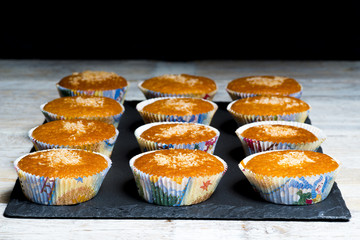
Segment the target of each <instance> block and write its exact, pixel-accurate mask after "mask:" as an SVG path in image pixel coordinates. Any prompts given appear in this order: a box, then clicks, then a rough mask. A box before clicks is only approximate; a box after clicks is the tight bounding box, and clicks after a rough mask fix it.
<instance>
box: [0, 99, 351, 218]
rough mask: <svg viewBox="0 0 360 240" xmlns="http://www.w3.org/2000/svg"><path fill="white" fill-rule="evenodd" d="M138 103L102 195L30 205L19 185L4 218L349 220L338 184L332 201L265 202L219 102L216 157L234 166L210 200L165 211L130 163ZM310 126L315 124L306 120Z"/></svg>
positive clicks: (125, 119) (129, 108) (131, 104)
mask: <svg viewBox="0 0 360 240" xmlns="http://www.w3.org/2000/svg"><path fill="white" fill-rule="evenodd" d="M137 103H138V102H137V101H126V102H125V104H124V106H125V109H126V110H125V113H124V115H123V116H122V119H121V121H120V124H119V127H118V129H119V138H118V140H117V142H116V145H115V148H114V151H113V154H112V157H111V159H112V161H113V165H112V168H111V169H110V171H109V173H108V175H107V176H106V178H105V180H104V183H103V185H102V187H101V189H100V191H99V193H98V195H97V196H96V197H95V198H93V199H91V200H90V201H87V202H85V203H81V204H78V205H73V206H43V205H39V204H35V203H32V202H29V201H28V200H27V199H26V198H25V196H24V195H23V193H22V191H21V188H20V184H19V181H17V182H16V184H15V186H14V189H13V192H12V194H11V198H10V201H9V203H8V205H7V207H6V209H5V212H4V216H5V217H17V218H80V219H84V218H85V219H86V218H89V219H94V218H95V219H96V218H98V219H214V220H215V219H218V220H225V219H226V220H297V221H300V220H311V221H348V220H349V219H350V218H351V214H350V211H349V210H348V209H347V207H346V204H345V202H344V200H343V198H342V196H341V192H340V190H339V188H338V187H337V185H336V183H335V184H334V186H333V189H332V191H331V193H330V194H329V196H328V198H327V199H326V200H324V201H323V202H320V203H317V204H314V205H308V206H286V205H278V204H273V203H270V202H266V201H264V200H263V199H262V198H260V196H259V195H257V193H256V192H254V190H253V189H252V188H251V186H250V184H249V183H248V182H247V180H246V178H245V177H244V175H243V174H242V172H241V171H240V169H239V168H238V166H237V164H238V163H239V162H240V160H241V159H243V158H244V156H245V155H244V152H243V149H242V147H241V143H240V140H239V139H238V138H237V136H236V135H235V130H236V128H237V125H236V123H235V121H234V120H233V119H232V117H231V115H230V114H229V113H228V112H227V111H226V106H227V104H228V103H226V102H217V104H218V106H219V110H218V111H217V112H216V114H215V116H214V119H213V121H212V122H211V126H213V127H215V128H217V129H219V130H220V132H221V134H220V138H219V142H218V144H217V146H216V150H215V153H214V154H215V155H218V156H220V157H221V158H222V159H224V160H225V161H226V162H227V163H228V166H229V169H228V171H227V172H226V174H225V176H224V177H223V179H222V180H221V182H220V184H219V186H218V188H217V189H216V191H215V193H214V194H213V195H212V197H211V198H210V199H208V200H207V201H205V202H203V203H200V204H197V205H193V206H185V207H164V206H158V205H153V204H150V203H147V202H145V201H143V200H142V199H141V198H140V197H139V196H138V193H137V189H136V185H135V181H134V180H133V176H132V173H131V170H130V167H129V165H128V161H129V160H130V158H131V157H133V156H134V155H136V154H138V153H140V150H139V147H138V144H137V141H136V139H135V136H134V134H133V132H134V130H135V129H136V128H137V127H138V126H140V125H142V124H143V121H142V119H141V117H140V115H139V114H138V113H137V111H136V109H135V106H136V104H137ZM307 123H310V120H309V119H307Z"/></svg>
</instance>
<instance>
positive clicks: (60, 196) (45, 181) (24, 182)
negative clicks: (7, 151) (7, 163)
mask: <svg viewBox="0 0 360 240" xmlns="http://www.w3.org/2000/svg"><path fill="white" fill-rule="evenodd" d="M52 150H53V149H52ZM43 151H51V150H43ZM78 151H83V150H78ZM28 154H32V153H28ZM94 154H99V155H101V156H103V157H104V158H105V159H106V161H107V162H108V167H107V168H106V169H104V170H103V171H101V172H100V173H97V174H95V175H92V176H79V177H76V178H58V177H57V178H55V177H43V176H36V175H34V174H30V173H27V172H25V171H22V170H21V169H19V167H18V162H19V161H20V160H21V159H22V158H23V157H25V156H26V155H24V156H22V157H20V158H18V159H16V160H15V162H14V166H15V170H16V172H17V174H18V176H19V181H20V185H21V188H22V191H23V193H24V195H25V196H26V198H27V199H28V200H30V201H32V202H35V203H39V204H43V205H74V204H78V203H81V202H85V201H88V200H90V199H92V198H93V197H95V196H96V194H97V193H98V191H99V189H100V187H101V184H102V182H103V180H104V178H105V176H106V174H107V173H108V171H109V169H110V167H111V164H112V162H111V160H110V158H108V157H106V156H105V155H102V154H100V153H94Z"/></svg>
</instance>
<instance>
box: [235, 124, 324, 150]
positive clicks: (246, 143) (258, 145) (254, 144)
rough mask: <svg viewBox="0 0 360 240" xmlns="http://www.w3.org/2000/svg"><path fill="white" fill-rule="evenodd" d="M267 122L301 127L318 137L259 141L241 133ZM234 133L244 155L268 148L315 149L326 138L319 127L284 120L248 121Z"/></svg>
mask: <svg viewBox="0 0 360 240" xmlns="http://www.w3.org/2000/svg"><path fill="white" fill-rule="evenodd" d="M267 124H272V125H275V124H277V125H286V126H294V127H299V128H303V129H305V130H308V131H309V132H311V133H313V134H314V135H315V136H316V137H317V138H318V140H317V141H313V142H304V143H287V142H269V141H260V140H256V139H251V138H245V137H243V136H242V135H241V134H242V133H243V132H244V131H245V130H247V129H249V128H251V127H254V126H259V125H267ZM235 133H236V135H237V136H238V137H239V139H240V141H241V144H242V146H243V148H244V151H245V154H246V155H250V154H254V153H257V152H264V151H269V150H281V149H284V150H285V149H296V150H309V151H317V150H318V148H319V147H320V145H321V144H322V143H323V142H324V141H325V139H326V136H325V133H324V132H323V131H322V130H321V129H319V128H317V127H315V126H313V125H310V124H306V123H299V122H285V121H263V122H254V123H249V124H245V125H243V126H241V127H239V128H238V129H236V131H235Z"/></svg>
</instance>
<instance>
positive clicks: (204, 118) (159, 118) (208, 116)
mask: <svg viewBox="0 0 360 240" xmlns="http://www.w3.org/2000/svg"><path fill="white" fill-rule="evenodd" d="M179 98H181V97H179ZM160 99H168V98H167V97H160V98H151V99H147V100H144V101H142V102H140V103H138V104H137V105H136V110H137V111H138V112H139V114H140V115H141V117H142V119H143V120H144V122H145V123H152V122H190V123H201V124H205V125H210V123H211V120H212V118H213V116H214V114H215V112H216V111H217V109H218V106H217V104H216V103H214V102H212V101H210V100H206V99H203V100H204V101H207V102H209V103H211V104H212V105H213V107H214V109H213V110H211V111H209V112H206V113H200V114H193V115H185V116H178V115H166V114H156V113H151V112H145V111H143V108H144V107H145V106H146V105H148V104H150V103H153V102H155V101H157V100H160Z"/></svg>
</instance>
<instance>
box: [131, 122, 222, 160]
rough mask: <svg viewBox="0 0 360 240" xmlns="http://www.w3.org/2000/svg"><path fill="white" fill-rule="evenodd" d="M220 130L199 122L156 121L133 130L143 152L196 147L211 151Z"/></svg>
mask: <svg viewBox="0 0 360 240" xmlns="http://www.w3.org/2000/svg"><path fill="white" fill-rule="evenodd" d="M219 136H220V132H219V131H218V130H217V129H215V128H213V127H211V126H208V125H204V124H199V123H180V122H177V123H176V122H156V123H148V124H145V125H143V126H140V127H138V128H137V129H136V130H135V137H136V139H137V141H138V143H139V146H140V149H141V151H143V152H146V151H151V150H161V149H170V148H175V149H180V148H182V149H196V150H202V151H205V152H208V153H211V154H212V153H213V152H214V149H215V146H216V143H217V141H218V139H219Z"/></svg>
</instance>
